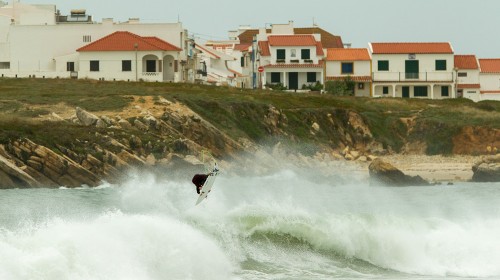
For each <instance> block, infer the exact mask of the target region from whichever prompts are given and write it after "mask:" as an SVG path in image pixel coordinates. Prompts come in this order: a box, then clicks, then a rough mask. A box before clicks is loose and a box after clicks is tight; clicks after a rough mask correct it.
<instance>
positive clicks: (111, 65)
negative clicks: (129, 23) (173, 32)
mask: <svg viewBox="0 0 500 280" xmlns="http://www.w3.org/2000/svg"><path fill="white" fill-rule="evenodd" d="M181 51H182V50H181V49H180V48H178V47H176V46H174V45H172V44H170V43H168V42H165V41H163V40H161V39H159V38H157V37H141V36H139V35H136V34H133V33H130V32H126V31H117V32H114V33H112V34H110V35H108V36H106V37H104V38H101V39H99V40H97V41H95V42H92V43H90V44H88V45H86V46H83V47H81V48H79V49H78V50H77V52H78V53H79V55H78V56H77V58H78V60H77V64H76V65H71V63H74V62H67V68H72V69H78V76H79V77H80V78H90V79H103V80H108V79H114V80H125V81H139V80H142V81H155V82H163V81H170V82H173V81H174V80H175V73H176V72H179V69H178V67H182V66H181V65H178V64H176V63H175V61H176V60H179V56H180V52H181Z"/></svg>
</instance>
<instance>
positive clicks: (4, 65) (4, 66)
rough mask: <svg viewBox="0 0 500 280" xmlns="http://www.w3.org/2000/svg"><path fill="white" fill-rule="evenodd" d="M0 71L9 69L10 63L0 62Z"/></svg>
mask: <svg viewBox="0 0 500 280" xmlns="http://www.w3.org/2000/svg"><path fill="white" fill-rule="evenodd" d="M0 69H10V62H8V61H2V62H0Z"/></svg>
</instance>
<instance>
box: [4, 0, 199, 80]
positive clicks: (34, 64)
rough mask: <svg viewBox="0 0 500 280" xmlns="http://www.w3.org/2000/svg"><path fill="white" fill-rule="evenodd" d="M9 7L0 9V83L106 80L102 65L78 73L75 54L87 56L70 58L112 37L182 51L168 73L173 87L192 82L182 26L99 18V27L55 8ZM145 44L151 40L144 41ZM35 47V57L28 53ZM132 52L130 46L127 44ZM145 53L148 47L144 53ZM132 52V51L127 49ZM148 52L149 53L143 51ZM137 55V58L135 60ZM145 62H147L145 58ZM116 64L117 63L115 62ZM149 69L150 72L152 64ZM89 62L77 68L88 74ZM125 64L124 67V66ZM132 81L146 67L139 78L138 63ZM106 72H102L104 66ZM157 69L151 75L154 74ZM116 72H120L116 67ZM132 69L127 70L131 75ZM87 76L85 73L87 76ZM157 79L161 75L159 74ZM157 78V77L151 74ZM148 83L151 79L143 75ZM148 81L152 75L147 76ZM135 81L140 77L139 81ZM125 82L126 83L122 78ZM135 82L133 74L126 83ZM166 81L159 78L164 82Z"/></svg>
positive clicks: (82, 13) (83, 15) (79, 13)
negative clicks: (17, 79)
mask: <svg viewBox="0 0 500 280" xmlns="http://www.w3.org/2000/svg"><path fill="white" fill-rule="evenodd" d="M10 2H13V3H11V4H8V5H5V6H2V5H0V6H1V7H0V38H9V39H8V40H7V41H5V42H3V43H2V46H1V50H0V76H1V75H3V76H5V77H40V78H41V77H45V78H56V77H59V78H69V77H85V76H88V77H90V76H93V77H96V78H102V77H104V78H106V77H108V76H102V74H103V73H104V72H102V71H104V70H102V66H104V65H103V63H104V62H103V61H101V62H100V64H101V65H100V66H101V67H100V68H101V70H100V71H99V72H100V73H95V72H96V71H92V72H93V73H89V74H88V75H87V73H85V74H84V73H80V72H79V70H80V69H79V67H80V64H79V61H80V62H83V60H79V56H80V54H82V55H83V56H86V54H88V53H89V52H76V50H77V49H79V48H82V47H83V46H85V45H88V44H91V43H93V42H96V41H97V40H99V39H101V38H104V37H106V36H108V35H110V34H112V33H114V32H126V31H128V32H131V33H133V34H136V35H138V36H141V37H144V38H143V39H137V42H135V41H136V40H135V39H134V43H137V44H138V45H140V46H141V48H142V47H143V45H144V46H146V45H151V44H154V45H156V47H155V48H156V49H158V51H160V50H161V51H163V49H164V46H162V44H164V43H160V42H144V40H148V38H147V37H156V38H158V39H160V40H162V41H164V42H167V43H169V44H171V45H173V46H175V47H178V48H180V49H182V51H181V52H180V53H179V56H176V55H174V57H175V60H174V61H173V62H172V61H169V60H168V58H167V62H166V65H168V66H170V63H172V66H173V68H174V69H176V70H177V72H176V71H174V78H173V80H175V81H193V80H194V79H191V78H190V77H192V76H193V72H194V65H195V63H194V60H195V57H194V56H193V55H192V48H191V45H192V44H191V39H190V38H188V32H187V30H186V29H185V28H184V27H183V25H182V23H180V22H174V23H162V22H148V23H143V22H141V20H140V19H139V18H130V19H129V20H127V21H121V22H117V21H115V20H113V19H112V18H103V19H102V21H100V22H98V21H95V20H94V19H93V17H92V15H90V14H88V13H87V11H86V10H85V9H78V10H71V11H70V13H68V14H63V13H61V12H60V11H59V10H58V9H57V7H56V6H55V5H51V4H47V5H36V4H29V3H20V2H19V1H10ZM150 41H151V40H150ZM34 46H36V51H34V49H33V48H34ZM132 46H133V44H132ZM149 48H151V47H149ZM132 50H133V52H135V50H134V49H133V48H132ZM148 51H149V49H148ZM100 52H101V54H100V55H102V54H107V55H110V54H111V53H112V52H114V53H115V54H118V53H119V54H124V53H125V52H124V50H119V52H117V51H100ZM141 52H142V51H141V50H139V49H138V50H137V54H138V55H140V54H141ZM109 58H110V59H119V60H120V61H121V60H122V59H121V58H119V57H109ZM158 58H159V59H158V60H161V61H162V64H161V67H162V68H161V69H162V70H163V66H164V65H163V61H164V59H163V58H164V57H163V56H162V55H160V54H158ZM124 60H131V61H132V64H133V63H134V62H135V53H134V55H133V57H132V58H128V59H124ZM146 60H151V59H149V58H146ZM120 63H121V62H120ZM144 63H145V64H147V63H149V64H150V65H149V67H150V70H151V67H152V66H151V63H152V62H144ZM88 64H89V62H88V61H86V62H83V63H82V64H81V66H82V67H87V68H88ZM125 64H127V62H126V63H125ZM138 66H139V67H138V76H140V75H141V74H143V73H148V72H147V70H146V66H144V69H145V72H140V71H141V70H139V69H140V66H142V64H141V63H138ZM106 67H107V66H106ZM159 67H160V64H159V65H157V66H156V70H157V71H159V70H160V68H159ZM118 71H121V67H118ZM134 71H135V66H132V72H134ZM89 72H90V71H89ZM128 74H130V73H119V75H118V76H120V75H121V76H130V75H128ZM162 74H164V73H163V72H162ZM157 75H158V76H161V75H160V74H157ZM145 76H146V78H148V79H150V78H151V74H150V73H148V74H145ZM153 76H154V75H153ZM139 78H140V77H139ZM127 79H128V77H127ZM134 79H135V74H134V75H133V77H132V78H131V80H134ZM170 79H171V78H166V79H165V78H164V80H170Z"/></svg>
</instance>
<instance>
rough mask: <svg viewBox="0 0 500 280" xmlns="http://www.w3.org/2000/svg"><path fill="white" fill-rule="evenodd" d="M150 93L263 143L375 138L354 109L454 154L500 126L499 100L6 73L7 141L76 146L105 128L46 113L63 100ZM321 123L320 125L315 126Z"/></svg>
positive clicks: (124, 98) (100, 106) (115, 109)
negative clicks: (464, 139)
mask: <svg viewBox="0 0 500 280" xmlns="http://www.w3.org/2000/svg"><path fill="white" fill-rule="evenodd" d="M147 96H152V97H154V98H155V99H158V98H160V97H163V98H165V99H167V100H170V101H172V102H173V101H177V102H180V103H183V104H185V105H186V106H188V107H189V108H190V109H191V110H193V111H194V112H196V113H198V114H199V115H200V116H202V117H203V118H204V119H205V120H207V121H208V122H210V123H211V124H212V125H214V126H215V127H217V128H218V129H220V130H221V131H223V132H225V133H226V134H227V135H228V136H230V137H231V138H233V139H235V140H238V139H240V138H246V139H250V140H251V141H253V142H256V143H270V144H272V143H275V142H276V141H278V140H279V141H287V143H289V144H293V143H295V144H302V145H305V146H307V145H313V146H317V147H330V148H333V149H339V148H342V147H344V146H348V145H352V144H353V143H354V144H356V145H359V146H362V145H368V144H369V142H370V140H372V139H368V138H370V137H368V136H366V135H363V133H361V132H360V128H359V127H357V126H353V125H352V124H351V119H350V118H351V117H352V116H350V112H355V113H356V114H358V115H360V116H361V117H362V120H363V122H364V123H363V124H362V125H365V126H367V127H368V128H369V131H370V132H371V137H372V138H373V140H375V141H377V142H378V143H381V144H382V146H383V148H385V149H388V150H392V151H395V152H399V151H401V150H402V149H403V148H404V147H405V145H406V149H408V148H409V147H408V146H412V145H414V144H415V143H421V144H422V143H423V144H424V146H425V152H426V153H428V154H450V153H453V152H454V149H456V148H457V147H456V146H457V145H461V144H460V143H458V142H457V141H456V140H454V139H455V138H456V137H457V135H459V134H460V133H461V132H462V131H463V130H464V128H465V127H481V128H484V129H489V130H498V129H500V102H493V101H489V102H485V101H483V102H479V103H474V102H472V101H469V100H466V99H454V100H423V99H418V100H417V99H392V98H378V99H373V98H355V97H335V96H332V95H328V94H323V95H321V94H316V93H314V94H303V93H286V92H279V91H250V90H241V89H235V88H225V87H212V86H201V85H190V84H167V83H129V82H107V81H106V82H103V81H90V80H66V79H54V80H53V79H0V144H7V143H8V142H9V141H11V140H12V139H16V138H20V137H27V138H30V139H34V141H35V142H39V143H41V144H44V145H47V146H48V147H56V145H57V144H63V145H65V146H66V145H70V146H75V145H74V143H73V142H74V139H79V141H92V139H93V137H94V135H95V133H96V132H97V133H103V132H102V131H101V130H100V129H97V128H95V127H93V128H88V127H82V126H80V125H76V124H72V123H70V122H67V123H62V124H57V126H54V125H53V123H47V122H46V121H44V120H43V118H38V117H39V116H43V115H49V114H51V113H52V112H54V111H55V109H54V108H57V107H58V106H59V107H61V106H62V107H67V108H73V109H74V108H75V107H76V106H78V107H81V108H84V109H85V110H87V111H91V112H95V113H96V114H101V113H102V114H104V113H106V114H117V115H118V114H120V113H121V112H122V111H123V110H124V109H125V108H126V107H127V106H129V105H130V103H131V102H132V101H134V97H147ZM314 125H317V126H318V127H319V129H316V130H315V129H314V128H312V127H313V126H314ZM108 130H109V129H108ZM144 137H145V136H144ZM148 137H151V136H148ZM494 137H495V136H493V138H494ZM146 140H147V139H146ZM493 140H495V139H493ZM490 142H491V141H490ZM199 144H201V145H202V144H203V143H199ZM462 144H463V143H462ZM485 145H489V144H488V143H485ZM499 148H500V147H499Z"/></svg>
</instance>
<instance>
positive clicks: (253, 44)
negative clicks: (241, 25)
mask: <svg viewBox="0 0 500 280" xmlns="http://www.w3.org/2000/svg"><path fill="white" fill-rule="evenodd" d="M256 42H257V38H256V36H254V37H253V40H252V88H253V89H256V88H257V81H256V80H257V79H256V78H257V77H256V74H255V54H256V51H255V47H256V46H255V43H256Z"/></svg>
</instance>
